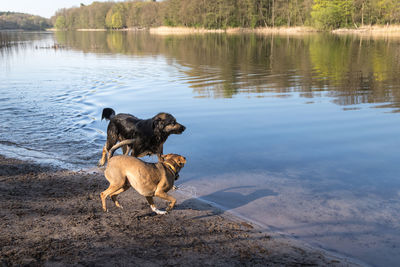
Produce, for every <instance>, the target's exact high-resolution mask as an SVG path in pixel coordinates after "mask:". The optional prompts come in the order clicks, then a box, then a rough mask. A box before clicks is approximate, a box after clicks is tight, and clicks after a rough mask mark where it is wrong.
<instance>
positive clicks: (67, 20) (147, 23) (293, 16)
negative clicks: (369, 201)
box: [51, 0, 400, 30]
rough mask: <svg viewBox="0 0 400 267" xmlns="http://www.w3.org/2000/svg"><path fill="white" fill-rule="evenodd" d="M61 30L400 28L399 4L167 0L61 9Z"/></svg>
mask: <svg viewBox="0 0 400 267" xmlns="http://www.w3.org/2000/svg"><path fill="white" fill-rule="evenodd" d="M51 20H52V23H53V24H54V26H55V27H56V28H57V29H63V30H71V29H123V28H141V27H156V26H185V27H198V28H200V27H201V28H208V29H226V28H231V27H244V28H256V27H276V26H288V27H291V26H311V27H315V28H318V29H323V30H331V29H337V28H346V27H351V28H356V27H360V26H364V25H376V24H378V25H389V24H390V25H391V24H399V23H400V1H398V0H164V1H162V2H156V1H124V2H93V3H92V4H91V5H87V6H86V5H84V4H81V6H80V7H75V8H68V9H61V10H58V11H57V12H56V14H55V15H54V16H53V17H52V18H51Z"/></svg>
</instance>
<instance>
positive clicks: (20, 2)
mask: <svg viewBox="0 0 400 267" xmlns="http://www.w3.org/2000/svg"><path fill="white" fill-rule="evenodd" d="M97 1H98V2H105V1H101V0H100V1H99V0H97ZM92 2H94V0H0V11H14V12H22V13H28V14H33V15H39V16H42V17H45V18H50V17H51V16H53V15H54V14H55V13H56V11H57V10H58V9H60V8H70V7H73V6H79V5H80V4H81V3H83V4H85V5H89V4H91V3H92Z"/></svg>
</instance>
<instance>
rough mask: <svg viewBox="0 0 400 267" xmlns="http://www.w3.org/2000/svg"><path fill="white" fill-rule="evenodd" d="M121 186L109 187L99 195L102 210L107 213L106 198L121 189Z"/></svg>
mask: <svg viewBox="0 0 400 267" xmlns="http://www.w3.org/2000/svg"><path fill="white" fill-rule="evenodd" d="M121 187H122V186H120V185H110V186H109V187H108V188H107V189H106V190H105V191H103V192H101V193H100V198H101V204H102V206H103V210H104V211H105V212H107V211H108V210H107V206H106V198H107V197H108V196H109V195H111V194H113V193H115V192H116V191H118V190H119V189H121Z"/></svg>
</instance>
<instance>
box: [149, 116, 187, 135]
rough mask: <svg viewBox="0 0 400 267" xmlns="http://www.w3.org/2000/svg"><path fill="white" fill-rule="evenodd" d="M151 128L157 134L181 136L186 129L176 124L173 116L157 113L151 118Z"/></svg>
mask: <svg viewBox="0 0 400 267" xmlns="http://www.w3.org/2000/svg"><path fill="white" fill-rule="evenodd" d="M153 128H154V129H155V130H156V131H158V132H159V133H163V134H167V135H170V134H181V133H183V131H184V130H185V129H186V127H185V126H183V125H182V124H180V123H177V122H176V119H175V117H174V116H172V115H171V114H169V113H164V112H162V113H158V114H157V115H156V116H155V117H154V118H153Z"/></svg>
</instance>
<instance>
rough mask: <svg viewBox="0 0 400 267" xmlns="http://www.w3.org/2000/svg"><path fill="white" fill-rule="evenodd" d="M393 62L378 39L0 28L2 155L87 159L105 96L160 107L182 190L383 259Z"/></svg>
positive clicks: (395, 103)
mask: <svg viewBox="0 0 400 267" xmlns="http://www.w3.org/2000/svg"><path fill="white" fill-rule="evenodd" d="M399 73H400V39H396V38H388V37H381V38H372V37H355V36H335V35H331V34H306V35H301V36H297V35H296V36H279V35H266V36H259V35H253V34H244V35H226V34H203V35H180V36H157V35H150V34H148V33H146V32H136V33H135V32H55V33H47V32H30V33H29V32H0V112H1V117H2V119H1V120H0V149H1V150H0V151H1V152H0V154H3V155H5V156H9V157H17V158H20V159H25V160H34V161H36V162H40V163H49V164H54V165H57V166H62V167H64V168H68V169H72V170H79V169H83V170H89V171H92V170H95V168H96V164H97V161H98V160H99V159H100V157H101V150H102V147H103V145H104V143H105V140H106V129H107V124H108V122H106V121H104V120H103V121H101V112H102V109H103V108H105V107H111V108H113V109H114V110H116V112H117V113H122V112H123V113H131V114H134V115H135V116H137V117H139V118H146V119H147V118H150V117H153V116H154V115H155V114H157V113H158V112H162V111H164V112H169V113H171V114H173V115H174V116H175V117H176V118H177V121H178V122H180V123H182V124H183V125H185V126H186V127H187V129H186V131H185V132H184V133H183V134H182V135H171V136H170V137H169V138H168V140H167V142H166V143H165V146H164V152H165V153H177V154H181V155H184V156H185V157H186V158H187V159H188V163H187V165H186V166H185V168H184V169H183V170H182V172H181V175H180V179H179V180H178V185H179V186H180V192H181V193H183V194H186V195H191V196H195V197H199V198H201V199H203V200H205V201H208V202H210V203H213V204H214V205H216V206H218V207H221V208H223V209H224V210H226V211H229V212H232V213H234V214H236V215H238V216H241V217H244V218H247V219H248V220H250V221H253V222H255V223H257V224H259V225H262V226H263V227H265V228H267V229H271V230H274V231H277V232H282V233H285V234H287V235H289V236H291V237H293V238H297V239H300V240H304V241H306V242H307V243H309V244H312V245H314V246H318V247H321V248H324V249H327V250H330V251H333V252H337V253H339V254H342V255H346V256H349V257H352V258H355V259H358V260H360V261H362V262H364V263H367V264H370V265H374V266H395V265H396V264H398V262H400V253H399V249H400V221H399V218H400V177H399V173H400V164H399V159H400V156H399V147H400V138H399V136H400V123H399V122H400V75H399ZM146 160H150V161H154V160H156V159H155V157H152V158H146ZM178 204H179V203H178ZM99 209H100V206H99Z"/></svg>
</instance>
